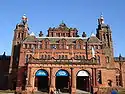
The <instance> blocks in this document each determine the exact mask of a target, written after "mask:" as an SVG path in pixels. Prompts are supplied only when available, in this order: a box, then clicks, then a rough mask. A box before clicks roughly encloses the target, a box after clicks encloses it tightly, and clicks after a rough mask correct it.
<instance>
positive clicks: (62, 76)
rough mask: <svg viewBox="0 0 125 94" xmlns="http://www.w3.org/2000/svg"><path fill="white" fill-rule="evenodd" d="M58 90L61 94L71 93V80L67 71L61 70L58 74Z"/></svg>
mask: <svg viewBox="0 0 125 94" xmlns="http://www.w3.org/2000/svg"><path fill="white" fill-rule="evenodd" d="M56 89H57V90H58V91H61V92H69V90H70V80H69V73H68V72H67V71H65V70H59V71H58V72H57V73H56Z"/></svg>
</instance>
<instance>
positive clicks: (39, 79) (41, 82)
mask: <svg viewBox="0 0 125 94" xmlns="http://www.w3.org/2000/svg"><path fill="white" fill-rule="evenodd" d="M48 83H49V75H48V72H47V71H46V70H43V69H40V70H38V71H37V72H36V73H35V87H37V89H38V91H42V92H48V90H49V84H48Z"/></svg>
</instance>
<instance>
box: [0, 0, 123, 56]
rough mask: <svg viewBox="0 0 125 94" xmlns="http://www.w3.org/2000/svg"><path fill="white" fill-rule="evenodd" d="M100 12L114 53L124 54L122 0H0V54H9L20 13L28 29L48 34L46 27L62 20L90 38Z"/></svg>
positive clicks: (36, 32)
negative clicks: (110, 30)
mask: <svg viewBox="0 0 125 94" xmlns="http://www.w3.org/2000/svg"><path fill="white" fill-rule="evenodd" d="M101 12H102V13H103V16H104V18H105V23H106V24H109V25H110V27H111V29H112V36H113V41H114V43H113V46H114V55H115V56H118V55H119V53H121V54H122V55H123V56H125V42H124V41H125V0H0V33H1V34H0V54H3V52H4V51H5V52H6V53H7V55H10V54H11V46H12V39H13V34H14V31H13V30H14V29H15V26H16V24H17V23H19V22H20V20H21V17H22V16H23V14H26V16H27V17H28V24H29V28H30V31H29V32H34V33H35V34H36V35H38V34H39V31H43V33H44V35H46V34H47V29H48V28H49V27H56V26H58V25H59V24H60V23H61V22H62V20H63V21H64V22H65V23H66V24H67V26H69V27H76V28H77V29H78V30H79V34H80V35H81V34H82V32H83V31H85V32H86V33H87V36H88V37H89V36H90V34H91V33H92V32H94V33H96V28H97V19H98V18H99V16H100V14H101Z"/></svg>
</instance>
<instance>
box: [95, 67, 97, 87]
mask: <svg viewBox="0 0 125 94" xmlns="http://www.w3.org/2000/svg"><path fill="white" fill-rule="evenodd" d="M95 86H97V70H96V68H95Z"/></svg>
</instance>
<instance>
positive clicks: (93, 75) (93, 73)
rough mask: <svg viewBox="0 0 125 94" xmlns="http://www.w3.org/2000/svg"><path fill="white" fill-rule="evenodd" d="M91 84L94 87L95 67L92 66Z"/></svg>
mask: <svg viewBox="0 0 125 94" xmlns="http://www.w3.org/2000/svg"><path fill="white" fill-rule="evenodd" d="M92 84H93V87H95V69H94V68H92Z"/></svg>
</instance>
